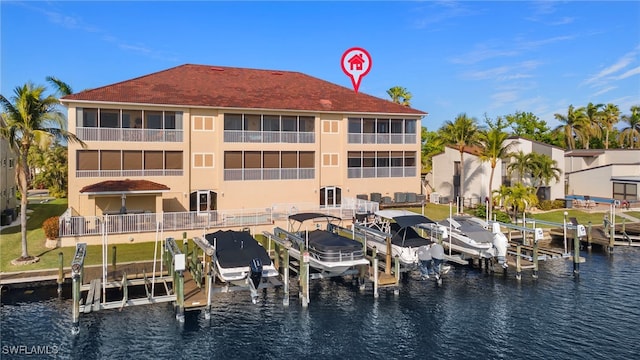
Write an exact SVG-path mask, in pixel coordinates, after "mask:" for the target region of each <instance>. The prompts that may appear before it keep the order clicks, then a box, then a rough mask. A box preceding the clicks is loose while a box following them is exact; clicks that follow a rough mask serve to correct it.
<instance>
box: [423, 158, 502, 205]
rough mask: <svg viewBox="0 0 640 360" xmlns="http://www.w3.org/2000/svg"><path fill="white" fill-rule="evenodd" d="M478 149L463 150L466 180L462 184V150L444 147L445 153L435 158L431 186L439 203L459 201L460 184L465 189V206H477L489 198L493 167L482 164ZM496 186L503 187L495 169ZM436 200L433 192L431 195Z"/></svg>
mask: <svg viewBox="0 0 640 360" xmlns="http://www.w3.org/2000/svg"><path fill="white" fill-rule="evenodd" d="M478 151H479V149H478V148H469V147H467V148H465V151H464V157H463V159H464V181H460V174H461V171H460V170H461V163H460V151H458V149H455V148H452V147H449V146H445V148H444V152H442V153H440V154H438V155H435V156H434V157H433V159H432V162H433V167H432V169H433V170H432V174H431V178H432V180H431V181H429V184H430V185H431V186H432V187H433V192H434V193H436V194H437V195H436V196H437V197H438V201H439V202H440V203H447V202H449V201H452V202H454V203H457V202H458V197H459V196H460V194H461V193H463V192H462V191H461V190H462V189H461V184H463V186H464V198H465V199H464V204H465V206H475V205H477V204H478V203H481V202H483V201H484V198H485V197H486V196H488V195H489V192H488V191H489V177H490V174H491V166H490V165H489V163H482V162H481V161H480V159H479V158H478ZM493 187H494V188H498V187H500V167H499V166H498V167H496V171H495V173H494V176H493ZM431 197H432V200H431V201H433V199H434V198H433V197H434V195H433V193H432V194H431Z"/></svg>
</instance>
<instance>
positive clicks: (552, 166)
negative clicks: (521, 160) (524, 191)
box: [528, 152, 562, 194]
mask: <svg viewBox="0 0 640 360" xmlns="http://www.w3.org/2000/svg"><path fill="white" fill-rule="evenodd" d="M528 155H529V168H530V171H531V179H532V180H533V183H534V186H535V194H538V190H540V188H541V187H542V185H544V186H549V184H550V183H551V180H555V181H556V182H558V181H560V176H561V175H562V169H560V168H559V167H558V162H557V161H556V160H553V159H552V158H551V157H550V156H549V155H546V154H539V153H535V152H532V153H530V154H528Z"/></svg>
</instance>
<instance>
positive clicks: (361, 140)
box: [347, 133, 417, 144]
mask: <svg viewBox="0 0 640 360" xmlns="http://www.w3.org/2000/svg"><path fill="white" fill-rule="evenodd" d="M416 139H417V137H416V134H388V133H387V134H385V133H382V134H377V133H349V134H348V136H347V141H348V142H349V144H415V143H416Z"/></svg>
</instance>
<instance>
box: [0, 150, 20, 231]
mask: <svg viewBox="0 0 640 360" xmlns="http://www.w3.org/2000/svg"><path fill="white" fill-rule="evenodd" d="M17 160H18V159H17V157H16V155H15V153H14V152H13V151H12V150H11V147H10V146H9V142H8V141H7V140H6V139H3V138H0V194H1V195H0V201H1V202H0V216H1V215H3V214H4V213H5V211H7V210H8V211H11V213H12V216H13V215H16V214H15V210H16V207H17V206H18V200H17V197H16V194H17V193H18V185H17V183H16V161H17ZM2 220H3V221H4V220H5V219H2ZM2 225H7V224H2Z"/></svg>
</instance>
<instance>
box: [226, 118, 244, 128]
mask: <svg viewBox="0 0 640 360" xmlns="http://www.w3.org/2000/svg"><path fill="white" fill-rule="evenodd" d="M224 129H225V130H242V114H224Z"/></svg>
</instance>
